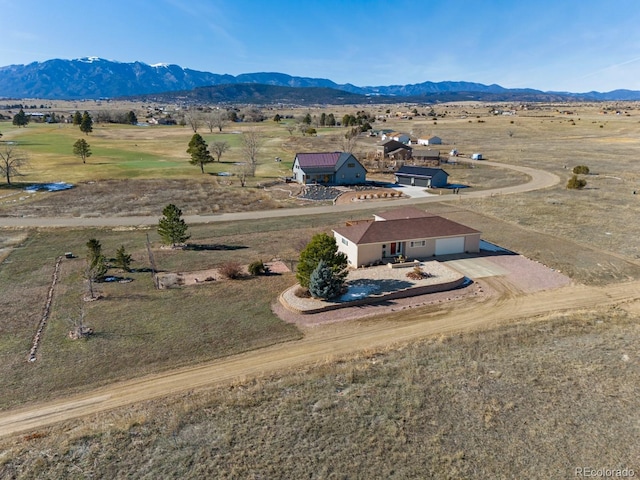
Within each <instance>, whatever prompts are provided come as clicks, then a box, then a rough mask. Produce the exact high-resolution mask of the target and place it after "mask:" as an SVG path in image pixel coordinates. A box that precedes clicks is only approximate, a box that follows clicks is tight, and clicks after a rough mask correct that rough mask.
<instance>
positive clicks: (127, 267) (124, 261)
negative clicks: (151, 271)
mask: <svg viewBox="0 0 640 480" xmlns="http://www.w3.org/2000/svg"><path fill="white" fill-rule="evenodd" d="M131 262H133V260H132V259H131V255H129V254H128V253H127V252H126V251H125V249H124V245H120V248H118V250H116V258H115V262H114V263H115V265H116V267H118V268H121V269H122V270H124V271H125V272H130V271H131Z"/></svg>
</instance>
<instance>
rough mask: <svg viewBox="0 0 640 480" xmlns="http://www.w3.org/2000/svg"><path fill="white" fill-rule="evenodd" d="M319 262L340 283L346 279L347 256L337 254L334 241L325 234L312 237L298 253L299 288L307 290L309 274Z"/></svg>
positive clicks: (340, 253)
mask: <svg viewBox="0 0 640 480" xmlns="http://www.w3.org/2000/svg"><path fill="white" fill-rule="evenodd" d="M321 260H324V262H325V263H326V264H327V265H328V266H329V268H331V270H332V272H333V274H334V276H335V277H336V278H338V279H339V280H340V281H341V282H344V280H345V278H346V277H347V265H348V263H347V256H346V255H345V254H344V253H342V252H338V244H337V243H336V239H335V238H334V237H332V236H330V235H327V234H326V233H319V234H317V235H314V236H313V238H312V239H311V241H310V242H309V243H308V244H307V246H306V247H305V248H304V250H302V252H301V253H300V259H299V262H298V267H297V270H296V278H297V279H298V283H300V286H302V287H305V288H308V287H309V281H310V278H311V274H312V273H313V271H314V270H315V269H316V267H317V266H318V263H320V261H321Z"/></svg>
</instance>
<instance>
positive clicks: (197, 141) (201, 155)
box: [187, 133, 213, 173]
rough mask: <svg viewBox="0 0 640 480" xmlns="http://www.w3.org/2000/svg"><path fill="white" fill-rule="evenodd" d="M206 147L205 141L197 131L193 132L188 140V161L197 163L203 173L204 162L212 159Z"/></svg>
mask: <svg viewBox="0 0 640 480" xmlns="http://www.w3.org/2000/svg"><path fill="white" fill-rule="evenodd" d="M207 148H208V147H207V142H205V141H204V138H202V136H201V135H200V134H199V133H194V134H193V137H191V141H190V142H189V147H188V148H187V153H188V154H189V155H191V160H190V161H189V163H191V165H199V166H200V171H201V172H202V173H204V166H205V164H206V163H211V162H212V161H213V158H211V154H210V153H209V150H207Z"/></svg>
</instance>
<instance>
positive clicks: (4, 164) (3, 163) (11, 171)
mask: <svg viewBox="0 0 640 480" xmlns="http://www.w3.org/2000/svg"><path fill="white" fill-rule="evenodd" d="M28 160H29V159H28V157H27V155H26V154H24V153H23V152H21V151H20V150H17V149H16V148H15V147H14V145H12V144H10V143H5V144H4V146H3V147H2V150H0V174H2V176H4V178H6V180H7V185H11V178H12V177H17V176H20V175H22V173H20V168H21V167H24V166H26V165H27V164H28Z"/></svg>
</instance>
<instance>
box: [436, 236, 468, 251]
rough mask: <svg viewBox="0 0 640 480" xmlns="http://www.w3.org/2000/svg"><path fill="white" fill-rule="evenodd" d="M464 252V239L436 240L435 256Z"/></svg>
mask: <svg viewBox="0 0 640 480" xmlns="http://www.w3.org/2000/svg"><path fill="white" fill-rule="evenodd" d="M463 252H464V237H453V238H439V239H437V240H436V255H449V254H451V253H463Z"/></svg>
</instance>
